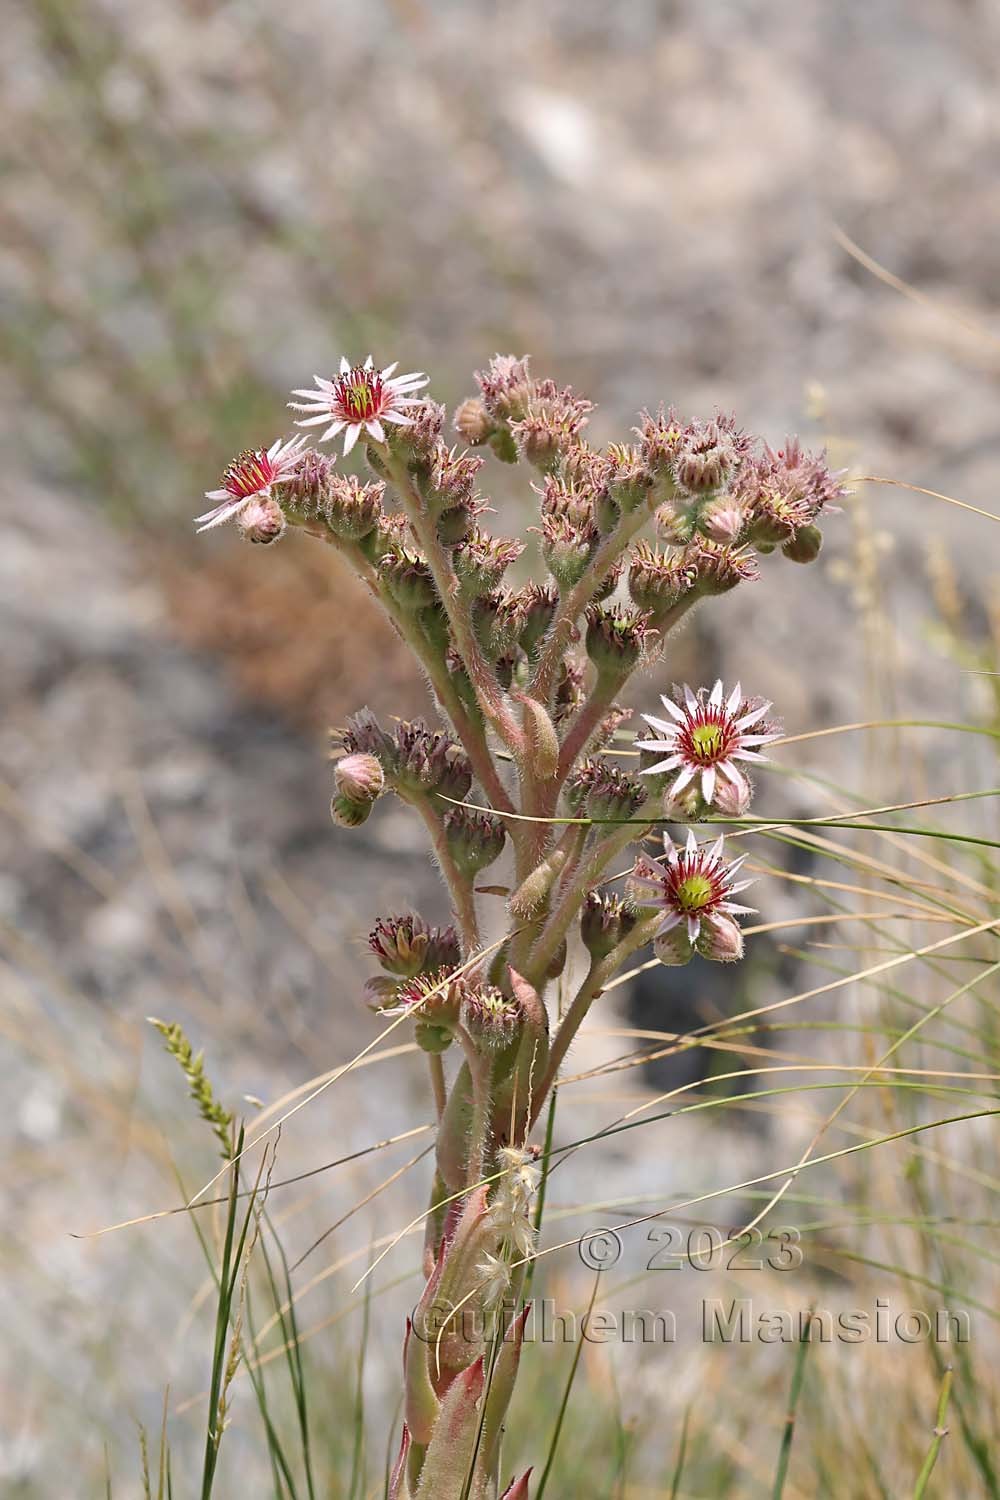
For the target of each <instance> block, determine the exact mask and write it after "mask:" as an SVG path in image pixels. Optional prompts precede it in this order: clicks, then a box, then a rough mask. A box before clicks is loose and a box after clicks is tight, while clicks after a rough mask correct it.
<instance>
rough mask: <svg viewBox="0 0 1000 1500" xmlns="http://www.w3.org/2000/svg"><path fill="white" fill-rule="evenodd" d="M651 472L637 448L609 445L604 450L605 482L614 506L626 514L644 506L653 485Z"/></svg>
mask: <svg viewBox="0 0 1000 1500" xmlns="http://www.w3.org/2000/svg"><path fill="white" fill-rule="evenodd" d="M654 478H655V476H654V474H653V470H652V469H651V468H650V467H649V465H648V464H647V463H646V460H645V458H644V456H643V453H642V450H641V449H640V448H635V447H632V446H631V445H630V444H629V443H612V444H611V445H610V447H609V448H608V451H607V460H606V470H605V482H606V484H607V485H608V487H609V490H610V493H611V496H612V497H613V500H614V503H615V504H616V506H617V508H618V509H619V510H620V511H623V512H625V514H626V515H627V514H628V513H629V512H630V511H633V510H635V509H636V507H637V506H639V505H642V504H644V503H645V501H646V500H647V498H648V496H649V492H650V489H651V488H652V485H653V482H654Z"/></svg>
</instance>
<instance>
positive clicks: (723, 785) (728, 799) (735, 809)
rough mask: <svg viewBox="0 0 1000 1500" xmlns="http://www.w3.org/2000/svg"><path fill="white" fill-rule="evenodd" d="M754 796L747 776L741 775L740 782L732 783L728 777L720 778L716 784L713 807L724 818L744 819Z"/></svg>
mask: <svg viewBox="0 0 1000 1500" xmlns="http://www.w3.org/2000/svg"><path fill="white" fill-rule="evenodd" d="M752 796H753V787H752V786H751V785H750V781H749V778H748V777H746V776H745V775H743V774H741V775H740V777H739V780H738V781H730V779H729V777H728V776H720V777H719V779H718V781H717V782H716V784H715V796H714V797H713V798H712V805H713V807H714V808H715V810H716V812H718V813H721V814H722V816H723V817H724V818H742V816H743V814H744V813H745V812H746V810H747V808H748V807H749V806H750V799H751V798H752Z"/></svg>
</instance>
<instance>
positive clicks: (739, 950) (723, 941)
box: [657, 912, 743, 964]
mask: <svg viewBox="0 0 1000 1500" xmlns="http://www.w3.org/2000/svg"><path fill="white" fill-rule="evenodd" d="M677 931H678V929H677V928H676V927H675V928H674V932H677ZM670 935H671V936H673V933H671V934H670ZM697 949H698V952H699V953H700V954H701V955H702V957H703V958H710V959H712V960H714V961H715V962H716V963H723V964H731V963H735V962H736V961H737V959H740V958H742V957H743V933H742V932H741V931H740V927H739V923H737V922H734V921H733V919H732V917H730V916H727V915H726V913H725V912H716V913H715V914H714V915H712V916H709V917H705V918H704V919H703V921H702V924H701V932H700V933H699V934H698V942H697ZM657 957H659V955H657Z"/></svg>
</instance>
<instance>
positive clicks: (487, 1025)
mask: <svg viewBox="0 0 1000 1500" xmlns="http://www.w3.org/2000/svg"><path fill="white" fill-rule="evenodd" d="M523 1020H524V1013H523V1009H522V1006H521V1004H520V1002H519V1001H517V1000H514V999H512V998H510V997H508V996H507V995H505V994H504V993H503V991H502V990H498V989H496V988H494V986H493V985H480V986H479V987H478V988H476V989H470V990H469V991H468V993H467V994H466V996H465V999H464V1001H463V1003H462V1010H461V1022H462V1025H463V1026H464V1027H465V1029H466V1031H467V1032H468V1033H469V1035H470V1036H471V1038H472V1040H473V1041H474V1042H475V1043H476V1044H477V1045H478V1046H480V1047H482V1048H483V1049H484V1050H487V1051H490V1052H500V1051H502V1050H503V1049H504V1048H505V1047H508V1046H509V1045H510V1044H511V1042H513V1041H514V1040H515V1038H516V1037H517V1034H518V1032H519V1031H520V1029H521V1025H522V1022H523Z"/></svg>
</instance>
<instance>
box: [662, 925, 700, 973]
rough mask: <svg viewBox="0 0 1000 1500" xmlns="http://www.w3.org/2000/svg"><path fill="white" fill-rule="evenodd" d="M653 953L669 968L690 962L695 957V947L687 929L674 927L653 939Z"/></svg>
mask: <svg viewBox="0 0 1000 1500" xmlns="http://www.w3.org/2000/svg"><path fill="white" fill-rule="evenodd" d="M653 953H654V954H655V955H656V958H657V959H658V961H659V962H660V963H661V964H665V965H666V967H667V968H668V969H674V968H679V967H680V966H681V965H682V964H687V963H690V962H691V959H692V958H693V957H694V948H693V947H692V944H691V939H690V938H689V937H688V935H687V929H686V928H685V927H672V928H671V929H670V931H669V932H661V933H659V934H658V935H657V936H656V937H655V938H654V939H653Z"/></svg>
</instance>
